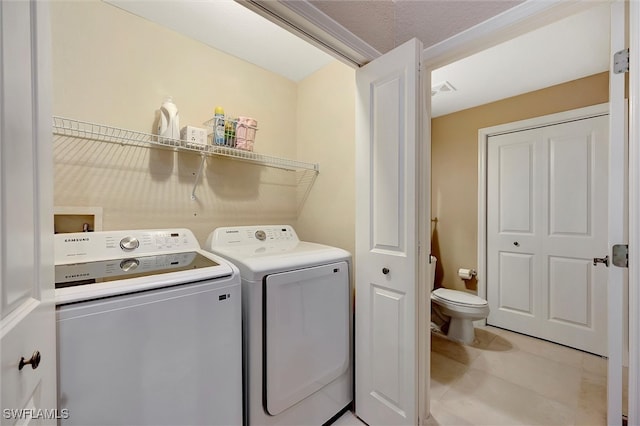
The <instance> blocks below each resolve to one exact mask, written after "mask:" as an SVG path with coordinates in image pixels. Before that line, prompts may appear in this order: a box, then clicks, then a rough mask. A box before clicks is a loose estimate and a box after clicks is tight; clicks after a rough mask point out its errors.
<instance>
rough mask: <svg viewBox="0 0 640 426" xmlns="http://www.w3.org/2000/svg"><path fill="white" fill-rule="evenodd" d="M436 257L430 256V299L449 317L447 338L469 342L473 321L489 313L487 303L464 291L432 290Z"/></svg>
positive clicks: (438, 309) (472, 331)
mask: <svg viewBox="0 0 640 426" xmlns="http://www.w3.org/2000/svg"><path fill="white" fill-rule="evenodd" d="M436 262H437V259H436V258H435V257H434V256H431V290H432V291H431V301H432V302H433V303H432V305H431V306H432V307H433V309H434V310H436V311H438V312H439V313H440V314H442V315H445V316H447V317H449V330H448V331H447V337H448V338H449V340H453V341H455V342H460V343H464V344H467V345H468V344H471V343H473V340H474V338H475V332H474V329H473V321H477V320H481V319H484V318H486V317H487V316H488V315H489V304H488V303H487V301H486V300H484V299H483V298H482V297H478V296H476V295H473V294H469V293H467V292H464V291H459V290H450V289H448V288H439V289H437V290H433V287H434V284H435V278H436Z"/></svg>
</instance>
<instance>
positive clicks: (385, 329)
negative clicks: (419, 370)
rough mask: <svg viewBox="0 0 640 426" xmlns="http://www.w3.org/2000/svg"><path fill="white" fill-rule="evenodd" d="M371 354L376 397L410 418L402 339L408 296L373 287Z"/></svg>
mask: <svg viewBox="0 0 640 426" xmlns="http://www.w3.org/2000/svg"><path fill="white" fill-rule="evenodd" d="M371 300H372V302H373V303H372V309H371V335H372V338H371V353H375V354H376V357H375V358H374V361H373V365H374V368H373V371H372V372H373V374H374V376H373V378H372V381H373V388H374V389H375V390H374V392H373V395H374V397H375V398H376V399H378V400H379V401H382V402H384V403H385V404H386V405H388V406H389V407H390V408H391V409H393V410H395V411H396V412H398V413H399V414H400V415H403V416H406V413H404V407H402V403H403V401H404V400H405V398H403V396H402V393H403V390H404V389H405V387H406V384H405V383H404V380H405V377H404V375H403V374H402V373H403V362H402V361H403V360H404V359H405V356H406V355H405V354H404V348H403V345H402V341H401V339H400V336H401V335H402V334H403V333H402V331H403V329H404V324H403V321H404V315H405V311H406V302H407V300H406V297H405V295H404V294H402V293H398V292H395V291H392V290H389V289H385V288H380V287H378V286H375V285H372V286H371Z"/></svg>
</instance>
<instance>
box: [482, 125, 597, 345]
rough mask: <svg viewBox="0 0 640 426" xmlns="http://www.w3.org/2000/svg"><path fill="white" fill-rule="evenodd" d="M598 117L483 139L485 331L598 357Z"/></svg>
mask: <svg viewBox="0 0 640 426" xmlns="http://www.w3.org/2000/svg"><path fill="white" fill-rule="evenodd" d="M607 164H608V116H606V115H603V116H598V117H593V118H588V119H583V120H577V121H572V122H567V123H561V124H556V125H552V126H546V127H540V128H536V129H530V130H524V131H519V132H514V133H508V134H502V135H498V136H491V137H489V142H488V168H487V169H488V173H487V210H488V211H487V267H488V268H487V299H488V302H489V306H490V308H491V313H490V315H489V318H488V320H487V321H488V323H489V324H491V325H495V326H498V327H502V328H506V329H510V330H513V331H517V332H521V333H525V334H528V335H531V336H535V337H540V338H543V339H547V340H551V341H554V342H557V343H561V344H564V345H567V346H571V347H574V348H577V349H581V350H585V351H588V352H592V353H596V354H599V355H606V348H607V343H606V342H607V339H606V327H607V316H606V306H607V292H606V284H607V271H606V268H605V267H604V266H603V265H598V266H594V263H593V259H594V258H596V257H604V256H605V255H606V254H607V252H608V249H607V167H608V166H607Z"/></svg>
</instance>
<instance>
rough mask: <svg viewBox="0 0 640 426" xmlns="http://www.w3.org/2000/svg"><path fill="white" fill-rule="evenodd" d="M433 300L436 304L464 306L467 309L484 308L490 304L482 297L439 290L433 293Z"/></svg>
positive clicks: (456, 291) (455, 291) (461, 292)
mask: <svg viewBox="0 0 640 426" xmlns="http://www.w3.org/2000/svg"><path fill="white" fill-rule="evenodd" d="M431 299H433V300H434V301H436V302H442V303H446V304H451V305H454V306H462V307H465V308H484V307H485V306H487V305H488V304H489V303H488V302H487V301H486V300H484V299H483V298H481V297H478V296H475V295H473V294H469V293H466V292H464V291H459V290H451V289H448V288H439V289H437V290H434V291H433V292H431Z"/></svg>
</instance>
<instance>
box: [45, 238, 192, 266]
mask: <svg viewBox="0 0 640 426" xmlns="http://www.w3.org/2000/svg"><path fill="white" fill-rule="evenodd" d="M198 249H200V244H199V243H198V240H197V239H196V238H195V236H194V235H193V233H192V232H191V231H190V230H188V229H152V230H132V231H103V232H77V233H71V234H56V235H55V248H54V250H55V263H56V265H57V264H61V263H70V262H87V261H97V260H104V259H119V258H123V257H127V256H130V255H132V254H135V255H136V256H141V255H145V254H157V253H166V252H182V251H194V250H198Z"/></svg>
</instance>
